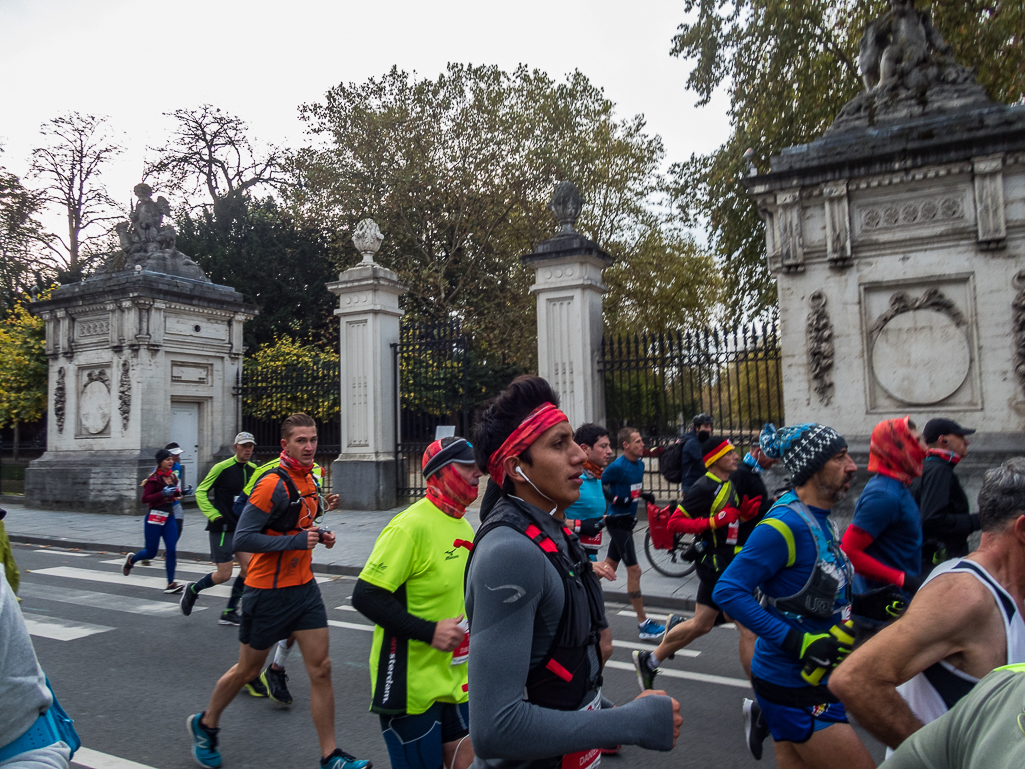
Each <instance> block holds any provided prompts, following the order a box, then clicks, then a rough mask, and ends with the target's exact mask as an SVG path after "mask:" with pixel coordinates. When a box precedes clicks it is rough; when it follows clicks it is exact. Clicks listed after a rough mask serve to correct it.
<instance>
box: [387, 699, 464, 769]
mask: <svg viewBox="0 0 1025 769" xmlns="http://www.w3.org/2000/svg"><path fill="white" fill-rule="evenodd" d="M381 732H382V733H383V734H384V743H385V745H387V746H388V757H389V758H391V765H392V769H437V768H438V767H439V766H442V745H444V744H445V743H447V742H455V741H456V740H461V739H462V738H463V737H465V736H466V735H468V734H469V733H470V705H469V703H467V702H462V703H460V704H458V705H456V704H453V703H450V702H435V703H434V704H433V705H431V707H430V708H428V709H427V710H426V711H425V712H423V713H420V714H418V715H415V716H407V715H397V716H381Z"/></svg>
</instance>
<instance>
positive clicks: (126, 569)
mask: <svg viewBox="0 0 1025 769" xmlns="http://www.w3.org/2000/svg"><path fill="white" fill-rule="evenodd" d="M133 557H135V553H129V554H128V555H126V556H125V563H124V566H122V567H121V573H122V574H124V575H125V576H126V577H127V576H128V575H129V574H131V573H132V558H133Z"/></svg>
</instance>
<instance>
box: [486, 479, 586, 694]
mask: <svg viewBox="0 0 1025 769" xmlns="http://www.w3.org/2000/svg"><path fill="white" fill-rule="evenodd" d="M499 526H506V527H508V528H510V529H513V530H515V531H518V532H519V533H520V534H522V535H523V536H525V537H527V539H529V540H530V541H531V542H533V543H534V544H535V545H537V546H538V547H539V548H540V549H541V552H543V553H544V554H545V557H546V558H548V561H549V562H550V563H551V564H552V566H554V567H555V570H556V571H557V572H558V573H559V577H560V578H561V579H562V588H563V596H564V601H563V606H562V616H560V618H559V625H558V628H557V629H556V631H555V638H554V639H553V641H552V645H551V647H550V648H549V649H548V652H547V653H546V654H545V656H544V658H543V659H542V660H541V661H540V662H538V663H537V664H536V665H534V666H533V667H532V668H531V669H530V670H529V671H528V673H527V682H526V698H525V699H526V700H527V702H530V703H532V704H534V705H538V706H539V707H543V708H552V709H554V710H578V709H580V708H581V707H582V706H583V705H586V704H587V698H588V696H589V695H590V696H591V697H592V698H593V697H594V694H595V692H596V691H597V690H598V689H599V688H600V687H601V681H602V679H601V670H600V668H601V665H602V661H601V649H600V648H599V636H600V631H599V629H598V627H599V625H600V623H601V621H602V618H603V617H604V605H605V604H604V597H603V595H602V589H601V585H600V584H599V582H598V578H597V577H596V576H595V574H594V572H593V571H592V569H591V562H590V560H589V559H588V557H587V554H586V553H585V552H584V549H583V548H582V547H581V546H580V541H579V540H578V538H577V536H576V534H574V533H573V532H572V531H570V530H569V529H567V528H563V529H562V535H563V545H564V549H560V547H559V545H558V544H557V543H556V542H555V541H554V540H553V539H552V538H551V537H549V536H548V535H547V534H546V533H545V532H544V530H543V529H542V527H541V525H540V521H538V520H537V517H536V515H535V514H534V513H533V511H531V510H530V509H528V508H527V507H526V505H524V504H523V503H522V502H520V501H519V500H517V499H513V498H510V497H505V498H504V499H503V500H501V502H499V503H498V504H496V505H495V507H494V508H493V509H492V510H491V511H490V514H489V515H488V516H487V520H486V521H485V522H484V523H482V524H481V526H480V528H479V529H477V534H476V536H475V537H474V547H473V548H472V549H471V550H470V556H469V558H467V561H466V574H467V575H469V573H470V564H471V563H472V562H473V556H474V553H475V552H477V547H476V545H477V544H479V543H480V541H481V540H482V539H483V538H484V537H485V536H487V534H488V532H490V531H492V530H494V529H496V528H498V527H499ZM592 650H593V653H594V654H595V655H597V662H598V669H597V670H596V671H595V675H594V676H592V675H591V672H592V671H591V669H590V668H591V666H590V664H589V661H588V656H589V654H590V653H591V652H592Z"/></svg>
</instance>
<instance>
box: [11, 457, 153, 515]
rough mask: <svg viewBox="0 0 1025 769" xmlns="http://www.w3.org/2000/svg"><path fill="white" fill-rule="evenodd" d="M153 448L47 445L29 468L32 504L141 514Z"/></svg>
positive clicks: (27, 479)
mask: <svg viewBox="0 0 1025 769" xmlns="http://www.w3.org/2000/svg"><path fill="white" fill-rule="evenodd" d="M154 453H155V449H154V450H150V451H48V452H46V453H45V454H43V456H41V457H40V458H39V459H37V460H35V461H33V462H31V463H30V464H29V466H28V467H27V468H26V470H25V501H26V503H27V504H29V505H30V506H32V507H39V508H43V509H53V510H68V511H78V512H83V513H109V514H114V515H138V514H140V513H142V512H143V511H144V509H145V506H144V505H143V504H142V503H141V502H140V501H139V499H140V497H141V496H142V487H141V486H140V484H141V483H142V481H143V479H145V478H146V477H147V476H148V475H149V474H150V473H151V472H152V471H153V465H154V462H153V454H154Z"/></svg>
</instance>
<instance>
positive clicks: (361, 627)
mask: <svg viewBox="0 0 1025 769" xmlns="http://www.w3.org/2000/svg"><path fill="white" fill-rule="evenodd" d="M327 624H329V625H330V626H331V627H346V628H349V630H365V631H367V632H369V633H372V632H374V626H373V625H360V624H359V623H356V622H342V621H340V620H337V619H329V620H328V621H327Z"/></svg>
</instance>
